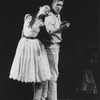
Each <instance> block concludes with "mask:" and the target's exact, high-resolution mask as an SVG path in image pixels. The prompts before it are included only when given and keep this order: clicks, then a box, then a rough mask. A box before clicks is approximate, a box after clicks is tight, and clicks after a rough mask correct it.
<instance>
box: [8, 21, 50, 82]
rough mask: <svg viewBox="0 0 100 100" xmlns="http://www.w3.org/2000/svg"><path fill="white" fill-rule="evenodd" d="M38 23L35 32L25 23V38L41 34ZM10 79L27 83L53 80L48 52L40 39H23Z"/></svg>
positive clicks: (18, 47)
mask: <svg viewBox="0 0 100 100" xmlns="http://www.w3.org/2000/svg"><path fill="white" fill-rule="evenodd" d="M37 22H39V21H37ZM37 22H35V23H34V25H33V31H32V29H31V28H29V27H28V26H27V22H25V23H24V28H23V33H24V35H25V36H27V37H28V36H31V37H36V36H37V34H38V33H39V29H38V27H37V26H38V24H37ZM25 24H26V25H25ZM35 24H36V25H35ZM37 30H38V31H37ZM9 78H12V79H14V80H18V81H21V82H25V83H27V82H34V83H35V82H42V81H46V80H49V79H50V78H51V72H50V67H49V62H48V58H47V54H46V50H45V47H44V45H43V44H42V43H41V42H40V41H39V40H38V39H36V38H35V39H29V38H25V37H21V39H20V41H19V43H18V46H17V49H16V53H15V57H14V60H13V63H12V66H11V70H10V75H9Z"/></svg>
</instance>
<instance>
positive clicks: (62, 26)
mask: <svg viewBox="0 0 100 100" xmlns="http://www.w3.org/2000/svg"><path fill="white" fill-rule="evenodd" d="M69 26H70V23H69V22H68V21H63V22H62V23H61V25H60V28H61V29H62V30H64V29H67V28H68V27H69Z"/></svg>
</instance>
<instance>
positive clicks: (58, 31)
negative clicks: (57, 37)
mask: <svg viewBox="0 0 100 100" xmlns="http://www.w3.org/2000/svg"><path fill="white" fill-rule="evenodd" d="M69 25H70V23H66V24H65V25H61V26H60V28H58V29H56V30H55V31H53V32H51V34H55V33H61V32H62V31H63V30H65V29H67V28H68V27H69Z"/></svg>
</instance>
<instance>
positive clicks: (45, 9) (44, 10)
mask: <svg viewBox="0 0 100 100" xmlns="http://www.w3.org/2000/svg"><path fill="white" fill-rule="evenodd" d="M49 12H50V7H49V6H48V5H45V6H43V7H40V11H39V14H44V15H46V14H48V13H49Z"/></svg>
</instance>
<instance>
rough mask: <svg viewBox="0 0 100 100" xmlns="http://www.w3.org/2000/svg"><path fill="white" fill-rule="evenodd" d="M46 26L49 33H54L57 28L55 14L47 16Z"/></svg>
mask: <svg viewBox="0 0 100 100" xmlns="http://www.w3.org/2000/svg"><path fill="white" fill-rule="evenodd" d="M45 26H46V30H47V32H48V33H52V32H53V31H54V30H55V23H54V18H53V16H48V17H46V18H45Z"/></svg>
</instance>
